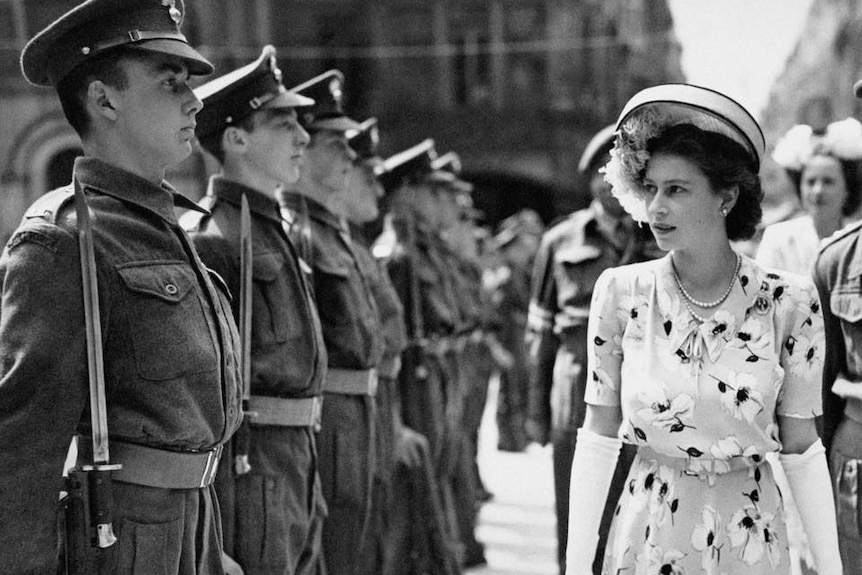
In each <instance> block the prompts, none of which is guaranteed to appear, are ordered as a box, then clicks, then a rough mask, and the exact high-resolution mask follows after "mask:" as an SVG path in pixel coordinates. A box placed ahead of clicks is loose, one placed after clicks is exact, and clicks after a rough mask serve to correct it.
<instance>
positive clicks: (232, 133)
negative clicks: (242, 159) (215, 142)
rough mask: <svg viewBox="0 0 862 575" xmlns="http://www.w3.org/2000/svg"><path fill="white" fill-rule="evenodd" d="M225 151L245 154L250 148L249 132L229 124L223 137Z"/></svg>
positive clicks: (222, 142)
mask: <svg viewBox="0 0 862 575" xmlns="http://www.w3.org/2000/svg"><path fill="white" fill-rule="evenodd" d="M221 144H222V148H224V151H225V152H231V153H234V154H243V153H245V151H246V149H247V148H248V132H246V131H245V130H243V129H242V128H239V127H237V126H228V127H227V128H226V129H225V131H224V134H222V137H221Z"/></svg>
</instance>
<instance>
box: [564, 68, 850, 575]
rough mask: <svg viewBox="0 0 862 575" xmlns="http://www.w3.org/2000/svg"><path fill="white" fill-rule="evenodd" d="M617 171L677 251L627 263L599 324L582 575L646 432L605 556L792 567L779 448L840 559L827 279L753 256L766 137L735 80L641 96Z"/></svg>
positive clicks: (582, 497)
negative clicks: (627, 455)
mask: <svg viewBox="0 0 862 575" xmlns="http://www.w3.org/2000/svg"><path fill="white" fill-rule="evenodd" d="M617 128H618V134H617V139H616V143H615V147H614V150H613V151H612V152H611V158H612V159H611V161H610V163H609V164H608V165H607V166H606V178H607V180H608V181H609V182H610V183H611V184H612V185H613V187H614V192H615V194H616V195H617V196H618V198H619V199H620V203H621V204H623V206H624V207H626V209H627V210H628V211H629V212H630V213H631V214H632V216H633V217H634V218H635V219H637V220H638V221H641V222H648V223H649V225H650V228H651V229H652V232H653V234H654V236H655V238H656V241H657V242H658V245H659V247H660V248H662V249H663V250H666V251H668V252H669V253H668V255H666V256H665V257H664V258H662V259H659V260H656V261H652V262H646V263H641V264H635V265H631V266H624V267H620V268H616V269H611V270H608V271H607V272H605V273H604V274H603V275H602V276H601V278H600V279H599V281H598V282H597V284H596V288H595V291H594V298H593V303H592V306H591V310H590V324H589V341H590V347H589V353H588V357H589V362H590V363H589V369H590V372H591V380H590V383H589V384H588V388H587V393H586V402H587V404H588V407H587V418H586V421H585V423H584V426H583V428H582V429H581V430H579V434H578V447H577V450H576V452H575V460H574V462H573V465H572V495H571V510H570V517H571V518H572V519H571V521H570V526H569V545H568V550H569V555H568V560H567V563H568V573H569V575H584V574H587V573H590V572H591V571H590V563H591V561H592V557H590V550H591V549H594V548H595V537H596V530H597V526H598V519H597V517H598V514H600V513H601V507H602V505H603V503H604V501H603V500H604V492H602V493H597V488H600V489H599V491H602V490H603V489H605V488H606V486H607V485H608V483H609V482H610V475H611V474H612V473H613V464H614V462H615V461H616V457H617V454H618V453H619V448H620V445H621V443H622V442H623V441H625V442H626V443H632V444H635V445H637V446H638V456H637V458H636V460H635V463H634V465H633V466H632V470H631V472H630V473H629V477H628V483H627V489H626V490H624V492H623V496H622V497H621V499H620V501H619V505H618V510H617V514H616V516H615V519H614V525H613V528H612V532H611V535H610V540H609V542H608V545H607V549H606V552H605V561H604V568H603V572H604V573H607V574H613V575H616V574H618V573H623V574H626V575H628V574H636V575H640V574H656V575H659V574H661V575H664V574H680V575H681V574H684V573H688V574H691V573H707V574H716V575H720V574H727V575H733V574H743V573H745V574H758V573H763V574H765V573H770V574H772V573H780V574H786V573H788V572H789V569H790V567H789V562H788V547H787V535H786V528H785V524H784V511H783V508H782V499H781V494H780V492H779V490H778V488H777V486H776V484H775V481H774V479H773V475H772V471H771V469H770V467H769V464H768V463H767V462H766V461H765V459H764V456H765V454H767V453H769V452H778V453H779V458H780V460H781V462H782V464H783V466H784V468H785V470H786V472H787V476H788V482H789V485H790V487H791V490H792V491H793V494H794V496H795V497H796V498H797V503H798V506H799V509H800V514H801V516H802V521H803V525H804V528H805V530H806V533H807V534H808V536H809V538H810V540H811V547H812V552H813V554H814V557H815V560H816V562H817V564H818V567H819V573H820V574H821V575H840V574H841V562H840V559H839V558H838V547H837V536H836V528H835V514H834V505H833V502H832V490H831V484H830V480H829V475H828V471H827V467H826V461H825V457H824V451H823V446H822V444H821V443H820V440H819V438H818V437H817V433H816V429H815V425H814V417H815V416H816V415H818V414H819V413H820V380H821V371H822V364H823V324H822V316H821V311H820V302H819V299H818V295H817V292H816V290H815V288H814V285H813V284H812V282H811V281H810V280H809V279H807V278H804V277H802V276H797V275H793V274H779V273H773V272H768V271H766V270H764V269H762V268H761V267H759V266H758V265H757V264H756V263H755V262H754V261H753V260H750V259H748V258H745V257H743V256H740V255H738V254H736V253H735V252H734V251H733V250H732V249H731V246H730V241H732V240H738V239H745V238H747V237H750V236H751V235H752V234H753V232H754V228H755V226H756V224H757V222H758V221H759V220H760V216H761V211H760V201H761V199H762V196H763V193H762V190H761V188H760V181H759V178H758V176H757V170H758V168H759V163H760V158H761V156H762V154H763V149H764V141H763V136H762V134H761V132H760V128H759V126H758V125H757V123H756V122H755V121H754V119H753V118H752V117H751V116H750V115H749V114H748V113H747V112H746V111H745V109H744V108H742V107H741V106H740V105H739V104H737V103H736V102H735V101H733V100H731V99H730V98H727V97H726V96H724V95H722V94H719V93H717V92H714V91H712V90H707V89H705V88H699V87H696V86H689V85H684V84H673V85H665V86H656V87H653V88H649V89H647V90H644V91H642V92H640V93H638V94H637V95H635V96H634V97H633V98H632V100H630V101H629V103H628V104H627V105H626V108H625V109H624V110H623V113H622V115H621V116H620V121H619V123H618V125H617Z"/></svg>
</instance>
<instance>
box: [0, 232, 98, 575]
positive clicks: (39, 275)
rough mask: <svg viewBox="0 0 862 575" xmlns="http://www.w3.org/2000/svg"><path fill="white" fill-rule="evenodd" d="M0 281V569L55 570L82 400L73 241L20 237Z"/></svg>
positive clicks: (82, 343)
mask: <svg viewBox="0 0 862 575" xmlns="http://www.w3.org/2000/svg"><path fill="white" fill-rule="evenodd" d="M0 277H2V282H3V283H2V292H1V293H0V298H2V299H0V469H2V470H3V471H2V473H3V476H2V481H0V565H2V568H0V570H2V571H3V572H4V573H25V572H26V573H31V572H32V573H37V572H38V573H48V572H50V573H53V572H54V569H55V563H56V552H57V551H56V536H55V526H56V512H57V507H58V495H59V487H60V478H61V475H62V472H63V464H64V460H65V457H66V453H67V450H68V448H69V442H70V440H71V438H72V436H73V434H74V433H75V431H76V427H77V425H78V423H79V421H80V419H81V416H82V413H83V411H84V408H85V405H86V402H87V397H88V392H87V376H86V369H87V367H86V366H87V363H86V337H85V333H84V314H83V308H82V303H81V302H82V292H81V273H80V264H79V262H78V250H77V242H76V240H75V239H74V238H73V237H72V236H71V235H70V234H68V233H66V232H63V231H62V230H60V229H58V228H54V227H47V226H46V228H45V229H41V228H39V227H35V228H30V229H27V230H23V231H19V232H17V233H16V235H14V236H13V237H12V239H11V240H10V242H9V244H8V245H7V247H6V250H5V251H4V252H3V256H2V258H0ZM103 319H104V318H103Z"/></svg>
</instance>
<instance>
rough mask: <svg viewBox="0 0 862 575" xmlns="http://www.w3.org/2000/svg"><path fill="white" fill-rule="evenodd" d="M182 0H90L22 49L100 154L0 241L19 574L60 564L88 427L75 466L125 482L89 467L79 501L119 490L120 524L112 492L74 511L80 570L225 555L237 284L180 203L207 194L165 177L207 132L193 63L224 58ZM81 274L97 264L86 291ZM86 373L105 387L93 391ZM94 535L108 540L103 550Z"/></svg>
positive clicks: (168, 564)
mask: <svg viewBox="0 0 862 575" xmlns="http://www.w3.org/2000/svg"><path fill="white" fill-rule="evenodd" d="M183 8H184V6H183V3H182V1H181V0H177V1H170V2H166V1H161V0H88V1H87V2H84V3H82V4H80V5H78V6H77V7H76V8H74V9H72V10H71V11H69V12H67V13H66V14H64V15H63V16H61V17H60V18H59V19H58V20H56V21H55V22H54V23H52V24H51V25H49V26H48V27H47V28H46V29H45V30H43V31H42V32H40V33H39V34H38V35H37V36H36V37H34V38H33V39H32V40H31V41H30V42H29V43H28V44H27V45H26V46H25V48H24V51H23V53H22V56H21V65H22V69H23V73H24V76H25V77H26V78H27V79H28V80H29V81H30V82H31V83H33V84H36V85H40V86H53V87H55V88H56V90H57V93H58V95H59V97H60V101H61V103H62V105H63V110H64V112H65V114H66V117H67V119H68V121H69V123H70V124H71V125H72V127H73V128H75V130H76V131H77V132H78V134H79V135H80V137H81V141H82V144H83V148H84V157H83V158H78V160H77V161H76V162H75V167H74V174H73V182H72V184H70V185H68V186H66V187H64V188H60V189H58V190H55V191H53V192H51V193H49V194H47V195H45V196H43V197H42V198H40V199H39V200H37V201H36V202H35V204H34V205H33V206H32V207H31V208H30V209H29V210H28V212H27V214H26V215H25V217H24V219H23V221H22V223H21V226H20V227H19V228H18V230H17V231H16V232H15V233H14V234H13V236H12V238H11V239H10V240H9V242H8V244H7V245H6V248H5V250H4V252H3V255H2V258H0V275H2V278H3V281H2V317H3V321H2V324H0V357H2V360H0V465H2V467H3V470H4V471H3V474H4V477H3V482H2V486H0V565H2V568H0V569H2V570H3V571H4V572H6V573H55V572H57V548H58V546H57V538H56V533H55V527H56V525H57V517H56V511H57V507H58V505H57V501H58V479H59V478H60V475H61V472H62V470H63V462H64V459H65V456H66V452H67V448H68V446H69V441H70V439H71V438H72V437H73V436H74V435H75V434H76V433H77V434H78V439H79V441H78V460H77V461H78V466H77V468H76V469H74V470H72V472H71V473H73V474H74V476H75V477H77V478H80V477H83V476H84V475H83V474H85V473H86V471H87V469H86V467H88V466H93V464H95V466H94V467H96V468H101V469H102V470H104V471H107V470H108V469H110V468H112V467H115V466H116V464H120V465H122V467H121V468H120V469H116V470H114V471H112V472H111V473H112V476H113V484H112V485H111V483H110V481H109V480H108V477H107V476H106V475H101V476H100V477H99V479H98V480H96V481H95V482H94V483H92V484H90V491H88V493H87V494H85V495H84V496H83V497H84V501H85V503H84V504H82V505H86V497H87V496H93V498H94V499H96V500H101V501H102V502H103V503H104V502H107V501H108V500H109V499H110V498H112V499H113V532H114V533H115V534H116V538H117V541H116V542H113V537H112V536H111V534H110V533H111V525H110V513H111V506H110V505H109V504H107V503H106V504H105V505H100V504H99V502H98V501H96V502H95V504H96V507H93V506H89V507H88V508H85V509H86V510H87V511H89V512H93V513H96V514H97V516H91V519H92V522H91V523H92V524H90V525H87V524H84V525H78V524H71V525H68V527H69V531H68V532H67V533H69V534H71V536H70V539H69V540H67V542H66V549H65V551H66V559H74V560H79V559H81V558H82V557H84V560H83V561H82V562H83V563H86V562H87V561H90V560H92V562H91V563H90V564H89V565H88V566H85V567H81V566H80V565H79V564H73V563H74V562H71V563H69V564H68V565H61V568H62V569H63V570H65V569H66V568H68V569H69V570H70V572H86V573H96V572H99V573H119V572H131V571H137V570H139V569H141V570H151V569H152V570H158V571H159V572H160V573H170V574H188V575H192V574H197V573H221V572H222V564H221V556H222V544H221V529H220V525H219V521H218V518H219V509H218V502H217V498H216V496H215V492H214V488H213V486H212V481H213V476H214V475H215V468H216V466H217V464H218V460H219V456H220V454H221V451H222V446H223V445H224V443H225V442H226V441H227V440H228V438H229V437H230V436H231V434H232V433H233V432H234V430H235V429H236V427H237V426H238V425H239V422H240V418H241V413H240V387H241V386H240V385H239V383H240V382H239V380H240V372H239V362H238V360H239V357H238V349H239V344H238V334H237V330H236V325H235V324H234V321H233V318H232V317H231V312H230V304H229V301H228V295H227V290H226V288H225V286H224V283H223V282H222V281H221V280H220V279H219V278H218V276H217V275H216V274H214V273H212V272H211V271H210V270H208V269H207V268H206V267H205V266H204V265H203V264H202V263H201V261H200V259H199V258H198V254H197V252H196V251H195V249H194V247H193V246H192V244H191V242H190V241H189V238H188V236H186V234H185V232H184V231H183V230H182V228H181V227H180V226H179V224H178V222H177V220H176V217H175V215H174V208H175V207H179V208H192V209H199V208H197V206H196V205H195V204H194V203H193V202H191V201H189V200H187V199H185V198H183V197H182V196H180V195H179V194H177V193H176V191H174V189H173V188H172V187H171V186H170V185H169V184H168V183H167V182H165V181H164V175H165V170H166V169H167V168H168V167H170V166H172V165H175V164H177V163H179V162H180V161H181V160H183V159H184V158H186V157H187V156H188V155H189V154H190V153H191V149H192V138H193V137H194V127H195V115H196V114H197V113H198V112H199V111H200V109H201V101H200V100H199V99H198V98H197V97H196V96H195V94H194V93H193V92H192V90H191V88H190V87H189V79H190V76H192V75H201V74H209V73H210V72H212V65H211V64H210V63H209V62H208V61H207V60H206V59H205V58H203V57H202V56H201V55H200V54H198V53H197V52H196V51H195V50H194V49H192V48H191V46H189V45H188V44H187V43H186V41H185V38H184V36H183V35H182V33H181V32H180V30H179V26H180V22H181V20H182V16H183ZM85 197H86V201H84V198H85ZM76 214H80V215H79V216H77V217H76ZM89 221H92V225H91V226H89V224H88V222H89ZM79 229H80V231H79ZM79 245H83V246H84V248H81V249H79ZM82 260H84V261H85V265H84V266H82V264H81V261H82ZM93 262H94V263H93ZM82 273H83V274H84V277H85V278H86V277H92V278H93V279H92V280H90V281H88V282H86V283H84V284H83V291H84V295H85V297H86V303H85V302H84V301H82ZM95 278H98V279H97V283H96V281H94V279H95ZM96 292H98V295H96ZM96 298H98V299H96ZM93 299H96V305H95V306H93V305H92V304H91V303H90V302H92V300H93ZM99 316H100V317H101V320H100V321H99V320H97V319H96V318H97V317H99ZM85 317H89V318H91V320H90V321H89V322H87V323H86V324H85ZM99 332H101V334H102V336H103V337H101V338H100V337H98V334H99ZM87 336H89V337H87ZM99 339H101V341H99ZM88 340H89V341H90V342H91V343H90V345H89V346H88ZM102 350H103V354H102ZM88 356H90V357H91V358H94V359H93V360H92V361H89V362H88ZM96 358H98V359H102V360H103V361H104V366H103V367H104V369H100V367H101V366H100V365H99V364H100V362H99V361H98V359H96ZM88 365H89V366H91V367H92V368H93V369H92V372H91V380H92V382H93V383H92V384H91V385H90V386H88ZM101 384H103V385H101ZM88 387H90V388H91V389H92V390H93V395H94V396H95V397H96V398H97V400H98V399H100V395H101V396H102V397H101V398H102V399H105V403H104V404H102V403H101V401H95V402H93V403H92V404H91V405H88V397H89V393H88ZM100 390H102V391H103V392H104V393H103V395H102V393H100ZM103 416H104V418H105V419H106V420H107V425H106V426H105V419H103ZM105 427H107V429H105ZM107 433H110V442H109V444H107V445H106V442H105V441H106V440H107ZM91 436H92V440H91ZM108 462H110V463H108ZM77 488H78V484H77V483H73V482H70V484H69V489H73V490H77ZM104 489H107V490H108V497H103V496H104V495H105V492H104V491H103V490H104ZM75 493H77V491H75ZM76 497H77V496H76ZM75 501H79V499H75ZM91 503H93V501H92V500H91ZM69 505H70V506H72V503H70V504H69ZM75 505H77V503H75ZM75 508H76V509H77V507H75ZM82 508H84V507H83V506H82ZM87 511H85V512H84V514H83V515H85V516H86V515H87ZM99 512H101V513H103V515H101V516H98V513H99ZM95 524H98V525H95ZM88 528H92V530H87V529H88ZM81 529H85V530H84V531H82V530H81ZM91 537H92V538H95V539H96V540H97V541H98V546H99V549H98V550H97V551H96V552H94V553H92V554H88V553H89V551H90V545H91V544H90V541H91ZM78 541H83V542H84V544H83V548H78V547H76V546H75V543H76V542H78ZM82 549H83V555H79V554H77V553H76V552H77V551H81V550H82ZM76 570H77V571H76Z"/></svg>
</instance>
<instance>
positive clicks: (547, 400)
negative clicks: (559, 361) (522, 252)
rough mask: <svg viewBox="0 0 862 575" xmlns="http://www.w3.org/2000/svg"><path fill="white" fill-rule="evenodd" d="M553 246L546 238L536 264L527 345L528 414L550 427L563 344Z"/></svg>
mask: <svg viewBox="0 0 862 575" xmlns="http://www.w3.org/2000/svg"><path fill="white" fill-rule="evenodd" d="M553 262H554V250H553V244H552V242H550V241H549V238H548V236H547V235H546V236H545V237H544V238H543V240H542V243H541V245H540V246H539V251H538V253H537V254H536V260H535V264H534V265H533V279H532V282H531V293H530V306H529V311H528V314H527V331H526V336H525V337H526V343H527V349H528V353H529V367H530V374H529V386H530V389H529V394H528V413H529V414H530V417H531V418H533V419H535V420H536V421H538V422H541V423H543V424H544V425H546V426H550V424H551V386H552V383H553V376H554V361H555V359H556V357H557V348H558V347H559V341H558V340H557V337H556V335H554V332H553V327H554V314H555V313H556V311H557V284H556V279H555V277H554V270H553Z"/></svg>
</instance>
